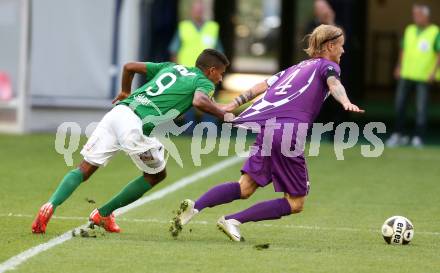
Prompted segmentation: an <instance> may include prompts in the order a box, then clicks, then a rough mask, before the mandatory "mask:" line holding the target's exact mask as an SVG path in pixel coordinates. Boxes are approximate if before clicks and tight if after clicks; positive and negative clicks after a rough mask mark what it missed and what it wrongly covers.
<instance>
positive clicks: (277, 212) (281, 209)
mask: <svg viewBox="0 0 440 273" xmlns="http://www.w3.org/2000/svg"><path fill="white" fill-rule="evenodd" d="M291 213H292V211H291V209H290V204H289V202H288V201H287V199H286V198H279V199H273V200H269V201H264V202H260V203H257V204H255V205H253V206H252V207H250V208H247V209H245V210H243V211H240V212H238V213H235V214H230V215H228V216H226V217H225V219H226V220H229V219H235V220H237V221H239V222H240V223H242V224H243V223H246V222H251V221H252V222H258V221H263V220H273V219H280V218H281V217H283V216H286V215H290V214H291Z"/></svg>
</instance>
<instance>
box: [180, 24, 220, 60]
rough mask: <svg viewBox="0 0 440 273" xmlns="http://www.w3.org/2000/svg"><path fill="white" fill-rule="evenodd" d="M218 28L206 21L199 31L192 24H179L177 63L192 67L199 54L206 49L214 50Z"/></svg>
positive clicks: (216, 25)
mask: <svg viewBox="0 0 440 273" xmlns="http://www.w3.org/2000/svg"><path fill="white" fill-rule="evenodd" d="M218 31H219V26H218V24H217V23H216V22H214V21H207V22H205V23H204V24H203V26H202V28H201V29H200V30H197V28H196V26H195V25H194V23H193V22H191V21H189V20H185V21H182V22H180V23H179V37H180V49H179V51H178V52H177V63H179V64H183V65H186V66H194V65H195V62H196V60H197V57H198V56H199V54H200V53H201V52H202V51H203V50H204V49H206V48H215V46H216V44H217V40H218Z"/></svg>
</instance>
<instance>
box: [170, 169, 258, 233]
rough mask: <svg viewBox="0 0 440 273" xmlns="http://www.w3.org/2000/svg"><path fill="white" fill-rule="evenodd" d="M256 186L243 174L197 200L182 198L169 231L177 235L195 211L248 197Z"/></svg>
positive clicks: (212, 189)
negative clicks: (237, 179) (238, 178)
mask: <svg viewBox="0 0 440 273" xmlns="http://www.w3.org/2000/svg"><path fill="white" fill-rule="evenodd" d="M257 188H258V185H257V184H256V183H255V181H253V180H252V178H251V177H250V176H249V175H248V174H243V175H242V176H241V177H240V180H239V182H228V183H223V184H220V185H217V186H215V187H213V188H211V189H210V190H208V191H207V192H206V193H205V194H203V195H202V196H201V197H200V198H199V199H197V201H195V202H194V201H192V200H190V199H185V200H183V201H182V202H181V203H180V205H179V208H178V210H177V213H176V216H175V217H174V218H173V219H172V220H171V227H170V232H171V235H172V236H173V237H177V236H178V235H179V233H180V232H181V231H182V228H183V226H184V225H186V224H187V223H188V222H189V221H190V220H191V219H192V218H193V217H194V216H195V215H196V214H197V213H199V212H200V211H201V210H203V209H205V208H207V207H215V206H218V205H221V204H226V203H230V202H232V201H234V200H237V199H247V198H249V197H250V196H251V195H252V194H253V193H254V192H255V191H256V190H257Z"/></svg>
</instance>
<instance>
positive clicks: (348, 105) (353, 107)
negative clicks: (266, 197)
mask: <svg viewBox="0 0 440 273" xmlns="http://www.w3.org/2000/svg"><path fill="white" fill-rule="evenodd" d="M342 106H343V107H344V110H345V111H349V112H354V113H365V110H362V109H360V108H359V107H358V106H357V105H355V104H353V103H351V102H347V103H344V104H343V105H342Z"/></svg>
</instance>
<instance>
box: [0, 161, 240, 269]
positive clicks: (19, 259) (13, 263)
mask: <svg viewBox="0 0 440 273" xmlns="http://www.w3.org/2000/svg"><path fill="white" fill-rule="evenodd" d="M242 160H243V158H241V157H232V158H228V159H226V160H223V161H221V162H220V163H218V164H214V165H213V166H211V167H208V168H206V169H204V170H202V171H199V172H197V173H195V174H192V175H190V176H187V177H184V178H182V179H180V180H178V181H176V182H175V183H173V184H171V185H169V186H168V187H165V188H163V189H161V190H158V191H156V192H154V193H152V194H150V195H148V196H145V197H143V198H141V199H139V200H137V201H136V202H134V203H131V204H130V205H127V206H125V207H123V208H121V209H119V210H116V211H115V215H122V214H124V213H126V212H128V211H130V210H132V209H135V208H137V207H139V206H142V205H144V204H146V203H149V202H152V201H155V200H158V199H160V198H162V197H164V196H166V195H168V194H170V193H172V192H175V191H177V190H179V189H181V188H183V187H185V186H188V185H189V184H192V183H194V182H197V181H198V180H199V179H202V178H205V177H207V176H209V175H212V174H213V173H216V172H219V171H221V170H222V169H224V168H227V167H229V166H232V165H234V164H236V163H238V162H240V161H242ZM54 218H55V217H54ZM86 226H87V225H82V226H79V227H76V228H74V229H72V230H69V231H67V232H65V233H64V234H62V235H60V236H58V237H55V238H53V239H51V240H50V241H48V242H45V243H43V244H39V245H37V246H34V247H32V248H30V249H28V250H25V251H23V252H21V253H20V254H18V255H15V256H13V257H11V258H9V259H8V260H6V261H4V262H3V263H1V264H0V273H3V272H5V271H7V270H12V269H15V268H16V267H17V266H19V265H20V264H22V263H23V262H25V261H27V260H28V259H30V258H32V257H33V256H36V255H38V254H40V253H41V252H43V251H46V250H48V249H51V248H52V247H54V246H57V245H59V244H62V243H64V242H66V241H68V240H70V239H72V238H73V237H72V231H73V230H75V229H78V228H84V227H86Z"/></svg>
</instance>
